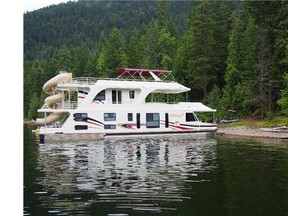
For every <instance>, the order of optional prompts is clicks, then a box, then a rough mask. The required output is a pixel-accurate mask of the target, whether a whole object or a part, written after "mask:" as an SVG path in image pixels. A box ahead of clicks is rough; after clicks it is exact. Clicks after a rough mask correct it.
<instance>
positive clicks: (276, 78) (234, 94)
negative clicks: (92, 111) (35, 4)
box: [23, 0, 288, 119]
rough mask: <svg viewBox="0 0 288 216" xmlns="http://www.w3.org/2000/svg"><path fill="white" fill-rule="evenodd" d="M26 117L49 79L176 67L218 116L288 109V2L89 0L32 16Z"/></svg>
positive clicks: (27, 28) (195, 97)
mask: <svg viewBox="0 0 288 216" xmlns="http://www.w3.org/2000/svg"><path fill="white" fill-rule="evenodd" d="M23 16H24V117H25V118H27V119H32V118H36V117H37V109H39V108H40V107H41V106H42V105H43V101H44V98H45V97H46V95H45V92H43V91H42V86H43V84H44V83H45V82H46V81H47V80H49V79H50V78H52V77H53V76H55V75H57V74H58V73H59V71H61V70H65V71H68V72H72V73H73V77H83V76H89V77H115V75H116V73H115V70H116V69H117V68H119V67H132V68H148V69H169V70H172V71H173V75H174V77H175V78H176V80H177V81H178V82H179V83H181V84H183V85H185V86H187V87H189V88H191V92H189V95H188V96H189V100H190V101H201V102H203V103H204V104H207V105H208V106H210V107H212V108H214V109H217V118H219V119H221V118H224V117H225V115H227V110H235V111H236V112H237V115H238V117H241V118H246V117H251V116H255V117H260V118H267V117H269V118H271V116H275V115H280V116H287V114H288V32H287V29H288V2H287V1H239V0H237V1H236V0H235V1H163V0H162V1H161V0H159V1H89V2H87V1H83V0H79V1H77V2H68V3H62V4H59V5H53V6H49V7H46V8H43V9H39V10H36V11H32V12H26V13H24V15H23Z"/></svg>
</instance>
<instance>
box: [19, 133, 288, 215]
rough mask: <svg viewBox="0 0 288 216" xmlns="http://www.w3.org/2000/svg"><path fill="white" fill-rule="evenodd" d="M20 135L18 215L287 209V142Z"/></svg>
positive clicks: (240, 212) (287, 212) (275, 212)
mask: <svg viewBox="0 0 288 216" xmlns="http://www.w3.org/2000/svg"><path fill="white" fill-rule="evenodd" d="M24 134H25V140H24V209H23V211H24V215H41V216H42V215H97V216H98V215H99V216H102V215H103V216H106V215H109V214H115V215H117V214H118V215H129V216H135V215H136V216H137V215H168V216H169V215H181V216H186V215H187V216H190V215H288V144H287V143H280V142H278V143H272V141H268V142H267V141H265V142H264V141H255V140H254V141H253V140H241V139H238V140H235V139H215V138H209V137H205V136H197V137H194V138H191V136H170V137H168V136H166V137H164V136H162V137H146V138H143V137H142V138H141V137H137V138H121V139H120V138H118V139H117V138H113V139H105V140H97V141H89V142H87V141H83V142H81V141H77V142H58V143H47V144H41V145H38V144H35V142H34V141H33V138H32V136H31V131H29V130H26V129H25V133H24Z"/></svg>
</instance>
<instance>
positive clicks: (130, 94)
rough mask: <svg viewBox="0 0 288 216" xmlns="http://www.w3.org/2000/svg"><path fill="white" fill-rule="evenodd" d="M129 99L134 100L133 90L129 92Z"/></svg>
mask: <svg viewBox="0 0 288 216" xmlns="http://www.w3.org/2000/svg"><path fill="white" fill-rule="evenodd" d="M129 98H130V99H134V98H135V91H134V90H130V91H129Z"/></svg>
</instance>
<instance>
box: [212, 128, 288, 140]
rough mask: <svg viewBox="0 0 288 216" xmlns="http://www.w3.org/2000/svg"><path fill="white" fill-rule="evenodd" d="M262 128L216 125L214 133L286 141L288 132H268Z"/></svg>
mask: <svg viewBox="0 0 288 216" xmlns="http://www.w3.org/2000/svg"><path fill="white" fill-rule="evenodd" d="M262 129H264V128H261V127H255V126H235V127H229V126H228V127H218V129H217V132H216V135H217V136H220V137H221V136H235V137H247V138H265V139H281V140H287V141H288V132H269V131H263V130H262ZM265 129H267V128H265Z"/></svg>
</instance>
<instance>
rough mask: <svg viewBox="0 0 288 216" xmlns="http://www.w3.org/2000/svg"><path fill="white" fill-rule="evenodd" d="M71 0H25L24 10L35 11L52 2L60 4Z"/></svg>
mask: <svg viewBox="0 0 288 216" xmlns="http://www.w3.org/2000/svg"><path fill="white" fill-rule="evenodd" d="M68 1H69V0H24V10H23V12H26V11H29V12H30V11H33V10H37V9H40V8H43V7H47V6H49V5H52V4H55V5H56V4H59V3H62V2H68Z"/></svg>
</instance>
